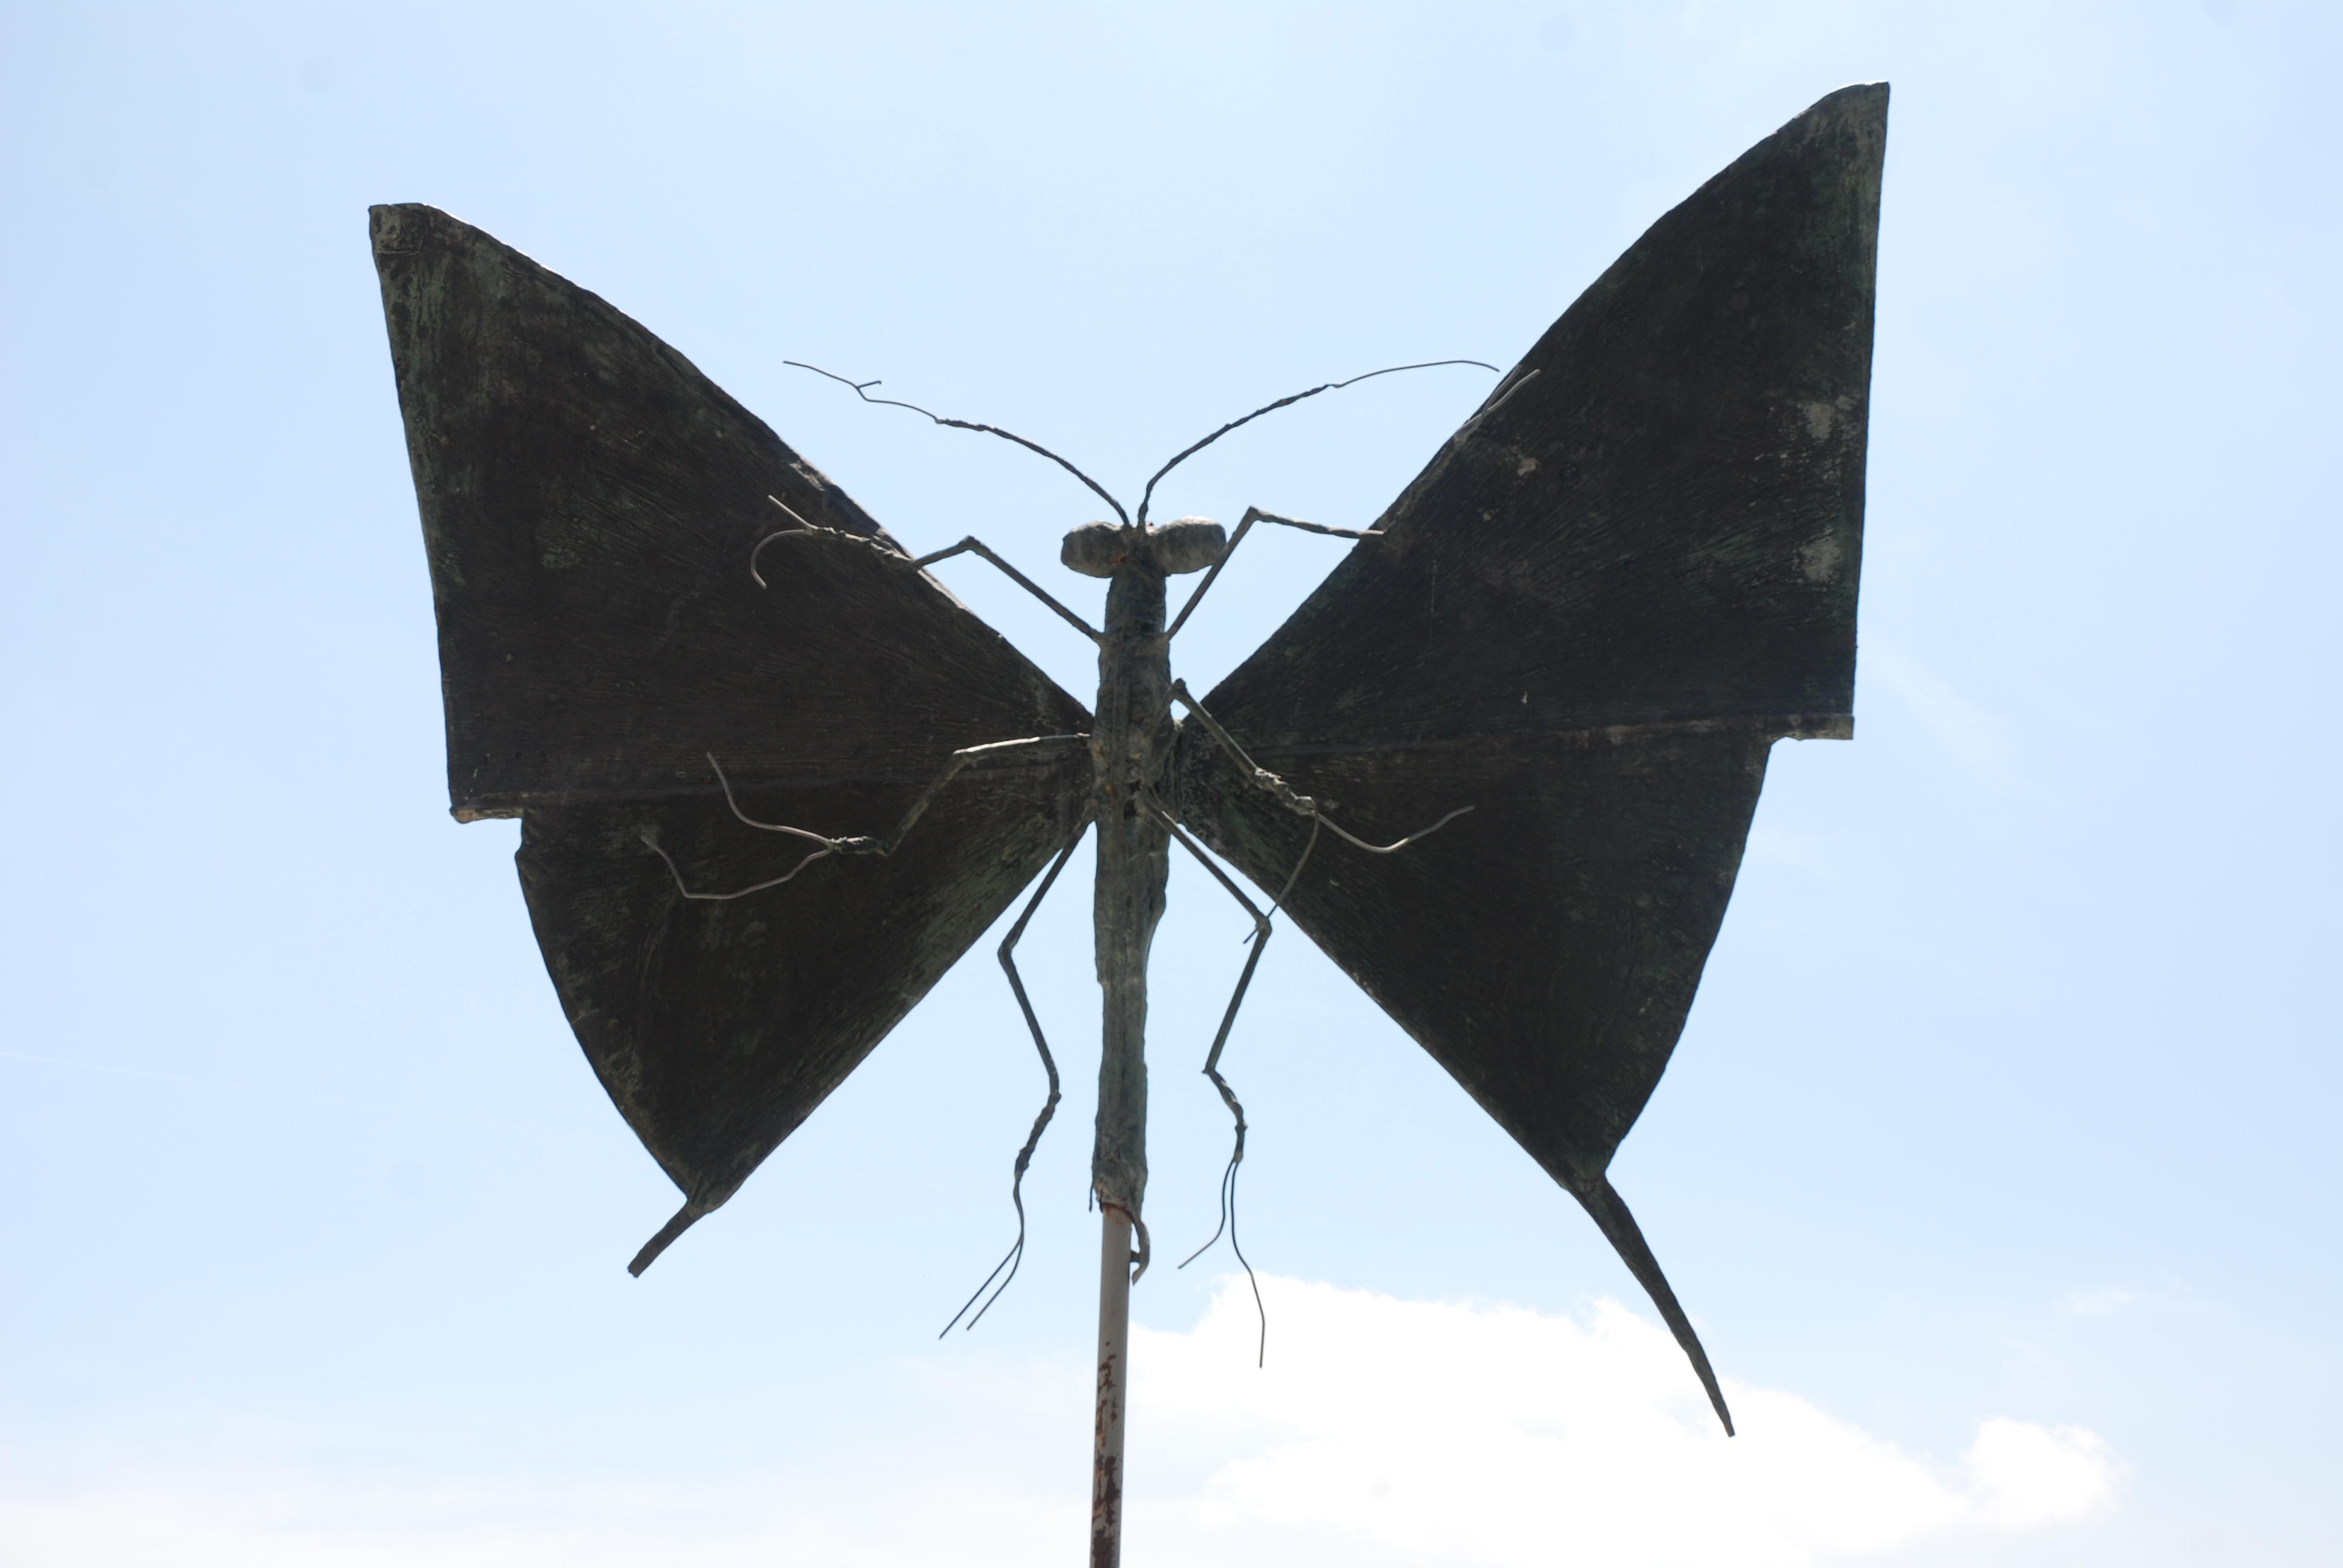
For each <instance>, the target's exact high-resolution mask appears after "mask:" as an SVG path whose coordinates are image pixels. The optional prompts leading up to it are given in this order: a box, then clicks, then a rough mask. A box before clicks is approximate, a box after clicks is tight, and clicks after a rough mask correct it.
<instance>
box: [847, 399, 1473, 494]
mask: <svg viewBox="0 0 2343 1568" xmlns="http://www.w3.org/2000/svg"><path fill="white" fill-rule="evenodd" d="M1443 365H1479V366H1480V367H1481V368H1482V369H1483V370H1488V371H1494V370H1495V369H1496V368H1497V367H1495V366H1493V365H1487V364H1483V363H1482V361H1480V360H1478V359H1426V360H1424V361H1423V363H1421V364H1418V365H1386V366H1384V367H1383V368H1382V369H1381V370H1370V371H1368V372H1367V373H1366V374H1365V375H1363V376H1353V377H1351V379H1350V380H1348V381H1327V382H1322V383H1321V384H1320V385H1318V386H1316V387H1312V388H1310V390H1309V391H1307V392H1296V393H1295V394H1293V396H1292V397H1280V398H1279V399H1278V400H1277V401H1276V402H1274V403H1268V404H1264V405H1262V407H1258V408H1256V409H1254V410H1253V411H1252V413H1250V414H1248V415H1246V416H1245V417H1243V418H1242V419H1232V420H1230V421H1229V422H1228V423H1227V424H1225V425H1223V426H1222V427H1220V428H1219V429H1217V430H1215V431H1213V432H1212V434H1211V435H1209V436H1207V437H1204V438H1203V439H1202V440H1201V441H1199V442H1197V443H1196V444H1195V445H1194V446H1192V447H1189V448H1188V449H1187V450H1186V451H1184V452H1182V453H1181V454H1180V455H1179V456H1178V457H1174V458H1172V460H1171V461H1170V462H1168V463H1166V464H1164V465H1163V466H1162V467H1160V468H1158V469H1156V470H1155V478H1154V479H1150V480H1148V481H1147V488H1146V490H1145V491H1144V492H1142V493H1141V496H1140V498H1139V521H1140V526H1141V527H1142V528H1143V527H1145V526H1146V523H1147V502H1148V499H1149V498H1150V497H1151V496H1153V495H1154V494H1155V480H1156V479H1161V477H1163V476H1164V475H1166V474H1168V473H1170V472H1171V471H1172V469H1174V468H1176V467H1179V466H1180V465H1181V464H1182V463H1184V462H1186V461H1187V460H1188V459H1189V458H1191V457H1194V456H1195V455H1196V454H1197V453H1199V452H1201V451H1202V450H1203V449H1204V448H1205V447H1209V446H1211V445H1212V443H1213V442H1215V441H1217V440H1219V439H1220V438H1221V437H1223V436H1225V435H1227V434H1228V433H1229V432H1230V431H1232V430H1233V429H1235V428H1236V427H1238V426H1240V425H1249V424H1251V423H1252V421H1254V420H1255V419H1258V418H1260V417H1262V415H1263V414H1273V413H1275V412H1276V411H1277V410H1278V409H1280V408H1282V407H1285V406H1286V405H1287V404H1289V403H1299V402H1301V401H1302V399H1303V398H1304V397H1316V396H1318V394H1319V393H1321V392H1339V391H1341V390H1342V388H1343V387H1349V386H1352V385H1354V384H1355V383H1357V382H1361V381H1372V380H1373V379H1374V378H1375V377H1378V376H1395V375H1397V374H1398V373H1399V372H1401V371H1403V370H1431V369H1434V368H1436V367H1440V366H1443ZM849 385H851V383H849ZM872 385H873V386H876V385H877V383H876V382H873V383H872ZM920 412H921V413H923V414H924V413H926V412H927V410H926V409H924V408H922V409H921V410H920ZM930 417H933V416H932V415H930ZM1010 438H1011V440H1014V439H1016V437H1013V436H1012V437H1010ZM1091 488H1092V489H1096V488H1098V487H1097V486H1095V485H1093V486H1091ZM1117 509H1118V510H1120V509H1121V508H1117Z"/></svg>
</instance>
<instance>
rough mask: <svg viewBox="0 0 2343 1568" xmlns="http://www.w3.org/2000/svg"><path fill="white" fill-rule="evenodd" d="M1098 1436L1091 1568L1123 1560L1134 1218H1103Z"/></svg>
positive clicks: (1109, 1212)
mask: <svg viewBox="0 0 2343 1568" xmlns="http://www.w3.org/2000/svg"><path fill="white" fill-rule="evenodd" d="M1101 1221H1102V1223H1101V1240H1100V1246H1099V1332H1098V1412H1097V1429H1096V1431H1097V1436H1096V1440H1095V1442H1094V1443H1093V1446H1092V1453H1091V1568H1119V1565H1120V1564H1121V1562H1122V1405H1123V1391H1124V1386H1125V1385H1126V1384H1127V1383H1128V1382H1130V1372H1131V1357H1130V1348H1131V1216H1130V1215H1128V1214H1126V1213H1124V1212H1123V1211H1122V1210H1121V1209H1120V1208H1118V1207H1116V1206H1114V1205H1112V1204H1108V1205H1106V1206H1105V1209H1104V1211H1103V1213H1102V1214H1101Z"/></svg>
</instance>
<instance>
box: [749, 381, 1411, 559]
mask: <svg viewBox="0 0 2343 1568" xmlns="http://www.w3.org/2000/svg"><path fill="white" fill-rule="evenodd" d="M781 363H782V364H784V365H794V366H795V367H798V368H799V369H800V370H810V371H812V372H813V373H814V374H815V375H817V376H827V377H830V379H831V380H832V381H835V382H838V383H839V384H840V385H841V386H846V387H853V388H854V395H855V396H856V397H860V398H861V399H862V400H863V401H864V402H865V403H884V404H885V405H887V407H890V408H909V409H910V411H911V412H912V413H914V414H926V415H927V416H928V417H929V418H930V419H933V420H934V421H935V422H936V423H937V424H939V425H949V426H950V427H952V428H953V429H955V430H981V431H983V432H984V433H985V434H986V435H988V436H998V437H1001V439H1002V440H1004V441H1014V442H1016V443H1017V444H1018V445H1019V446H1021V447H1024V448H1025V449H1026V450H1027V451H1029V452H1039V453H1041V456H1043V457H1047V458H1049V459H1050V461H1051V462H1052V463H1055V464H1057V465H1058V467H1061V468H1063V469H1064V470H1065V471H1066V472H1067V473H1069V474H1071V475H1072V476H1073V477H1075V478H1077V479H1080V480H1081V482H1082V483H1083V484H1085V485H1088V486H1089V487H1091V491H1092V492H1093V493H1094V494H1096V495H1097V497H1098V498H1099V499H1100V500H1102V501H1104V502H1105V503H1106V504H1107V505H1108V506H1110V507H1112V508H1114V515H1115V516H1116V517H1118V518H1121V519H1122V521H1123V526H1124V527H1126V528H1128V527H1129V526H1130V525H1131V514H1130V513H1129V512H1126V511H1124V510H1123V509H1122V503H1121V501H1118V500H1116V499H1115V498H1113V497H1112V496H1110V495H1108V494H1107V493H1106V489H1105V487H1103V486H1101V484H1100V483H1099V482H1098V481H1097V480H1096V479H1093V478H1091V477H1090V476H1089V475H1088V474H1085V473H1083V472H1082V471H1081V469H1080V468H1077V467H1074V466H1073V465H1072V464H1071V463H1069V462H1067V461H1066V460H1065V459H1064V458H1063V457H1059V456H1058V454H1056V453H1055V452H1052V451H1051V450H1050V448H1049V447H1044V446H1042V445H1041V443H1040V442H1039V441H1028V440H1027V439H1026V438H1025V437H1022V436H1020V435H1018V434H1017V433H1016V432H1015V431H1013V430H1004V429H1002V428H1001V427H1000V426H998V425H975V424H970V422H969V421H968V420H966V419H947V418H945V417H943V416H942V415H940V414H934V413H929V411H928V410H927V409H925V408H922V407H920V406H919V405H918V404H917V403H906V402H904V401H903V400H902V399H901V398H900V397H872V396H870V393H869V392H867V391H865V390H864V388H865V387H876V386H878V385H879V383H878V382H876V381H849V380H848V379H847V378H846V377H843V376H840V375H839V374H837V373H836V372H834V371H830V370H824V369H823V368H822V367H820V366H819V365H809V364H807V363H806V362H805V361H804V360H802V359H784V360H782V361H781ZM1376 374H1377V375H1381V374H1382V372H1381V371H1377V372H1376ZM1362 379H1363V377H1362ZM1302 396H1303V397H1308V396H1309V394H1308V393H1307V392H1305V393H1303V394H1302ZM1289 401H1291V399H1289ZM1247 417H1251V416H1247ZM1185 456H1187V454H1186V453H1184V452H1183V453H1182V454H1181V457H1185ZM1172 460H1173V461H1174V462H1177V461H1178V460H1179V459H1178V458H1174V459H1172ZM1139 515H1140V516H1141V518H1145V517H1146V516H1147V508H1146V507H1145V506H1144V505H1142V506H1141V508H1139Z"/></svg>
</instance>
